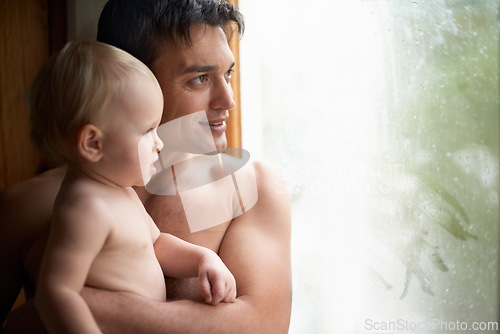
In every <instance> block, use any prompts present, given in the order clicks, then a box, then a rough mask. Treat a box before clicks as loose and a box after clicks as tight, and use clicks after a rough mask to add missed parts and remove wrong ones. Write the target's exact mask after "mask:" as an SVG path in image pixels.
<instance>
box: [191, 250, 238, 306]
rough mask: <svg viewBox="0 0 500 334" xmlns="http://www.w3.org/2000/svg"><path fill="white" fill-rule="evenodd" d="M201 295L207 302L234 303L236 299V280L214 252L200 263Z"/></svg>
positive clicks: (205, 256) (208, 254) (214, 303)
mask: <svg viewBox="0 0 500 334" xmlns="http://www.w3.org/2000/svg"><path fill="white" fill-rule="evenodd" d="M198 279H199V284H200V290H201V295H202V296H203V298H205V302H206V303H207V304H211V305H216V304H218V303H219V302H221V301H222V302H225V303H232V302H234V300H235V299H236V281H235V279H234V277H233V274H231V272H230V271H229V269H227V267H226V266H225V265H224V263H223V262H222V260H221V259H220V258H219V256H218V255H217V254H215V253H214V252H210V253H207V254H206V255H204V256H203V257H202V258H201V260H200V262H199V264H198Z"/></svg>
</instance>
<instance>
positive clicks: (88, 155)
mask: <svg viewBox="0 0 500 334" xmlns="http://www.w3.org/2000/svg"><path fill="white" fill-rule="evenodd" d="M77 140H78V153H79V154H80V156H81V157H82V158H84V159H85V160H87V161H90V162H97V161H99V160H100V159H101V158H102V154H103V152H102V131H101V130H100V129H99V128H98V127H97V126H95V125H93V124H87V125H85V126H84V127H83V128H82V129H81V130H80V132H79V133H78V139H77Z"/></svg>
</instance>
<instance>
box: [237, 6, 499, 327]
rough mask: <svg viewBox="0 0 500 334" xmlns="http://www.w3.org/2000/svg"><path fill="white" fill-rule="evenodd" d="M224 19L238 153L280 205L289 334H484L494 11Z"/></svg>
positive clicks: (490, 311) (492, 213) (494, 260)
mask: <svg viewBox="0 0 500 334" xmlns="http://www.w3.org/2000/svg"><path fill="white" fill-rule="evenodd" d="M239 6H240V9H241V10H242V12H243V13H244V15H245V18H246V26H247V29H246V31H245V36H244V37H243V39H242V41H241V44H240V50H241V53H240V57H241V58H240V59H241V79H242V82H241V86H242V90H241V94H242V97H241V98H242V125H243V128H242V134H243V148H245V149H247V150H248V151H250V153H251V154H253V157H255V158H257V159H265V160H269V161H272V162H274V163H276V164H277V165H278V166H280V167H281V169H282V172H283V174H284V175H285V177H286V179H287V184H288V187H289V193H290V200H291V203H292V210H293V211H292V219H293V222H292V224H293V233H292V256H293V263H292V264H293V280H294V302H293V303H294V304H293V311H292V312H293V313H292V322H291V327H290V333H370V332H372V333H375V332H377V333H381V332H382V333H389V332H391V333H392V332H395V333H410V332H421V333H431V332H457V333H460V332H463V333H466V332H470V331H475V332H481V333H495V332H497V330H496V328H494V326H495V323H494V322H496V321H498V312H499V307H498V300H499V298H498V297H499V291H498V287H499V277H498V268H499V263H498V247H499V232H500V231H499V229H498V222H499V200H498V197H499V180H498V174H499V173H498V160H499V142H500V138H499V126H500V100H499V75H498V73H499V32H500V31H499V28H500V23H499V19H498V18H499V12H498V11H499V9H498V2H497V1H495V0H481V1H475V0H456V1H445V0H428V1H422V0H415V1H395V0H394V1H392V0H365V1H361V0H339V1H331V0H318V1H314V2H306V3H304V2H303V1H298V0H286V1H285V0H275V1H265V0H240V1H239ZM490 322H491V323H490Z"/></svg>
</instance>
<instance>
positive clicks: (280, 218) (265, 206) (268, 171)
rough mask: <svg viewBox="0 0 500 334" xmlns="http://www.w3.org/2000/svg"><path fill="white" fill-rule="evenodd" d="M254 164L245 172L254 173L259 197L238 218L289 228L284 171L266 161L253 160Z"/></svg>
mask: <svg viewBox="0 0 500 334" xmlns="http://www.w3.org/2000/svg"><path fill="white" fill-rule="evenodd" d="M252 166H253V168H252V169H247V171H246V172H245V173H247V175H248V174H250V173H253V174H254V178H255V182H256V186H257V194H258V197H257V199H256V203H255V205H254V206H253V207H252V208H251V209H250V210H248V212H247V213H245V214H243V215H242V216H240V217H238V218H236V219H237V220H239V221H240V222H241V221H246V222H247V223H250V222H251V224H252V225H258V226H262V227H264V228H265V229H274V228H277V229H278V230H281V229H285V230H288V229H289V228H290V204H289V198H288V192H287V187H286V183H285V181H284V178H283V175H282V171H281V170H280V168H279V167H277V166H276V165H273V164H271V163H269V162H264V161H253V162H252Z"/></svg>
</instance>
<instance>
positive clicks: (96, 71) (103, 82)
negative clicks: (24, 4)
mask: <svg viewBox="0 0 500 334" xmlns="http://www.w3.org/2000/svg"><path fill="white" fill-rule="evenodd" d="M137 73H139V74H142V75H145V76H146V77H148V78H150V79H151V80H153V81H154V82H155V83H156V84H157V85H158V82H157V81H156V78H155V77H154V75H153V73H152V72H151V71H150V70H149V68H148V67H147V66H146V65H144V64H143V63H142V62H140V61H139V60H137V59H136V58H134V57H133V56H131V55H130V54H128V53H127V52H125V51H123V50H120V49H118V48H116V47H114V46H111V45H108V44H104V43H100V42H95V41H85V42H69V43H67V44H66V45H65V46H64V48H63V49H62V50H61V51H60V52H59V53H58V54H56V55H55V56H53V57H51V58H50V59H49V60H48V61H47V63H46V64H45V65H44V66H43V67H42V69H41V70H40V71H39V72H38V74H37V76H36V78H35V80H34V81H33V84H32V87H31V93H30V120H31V139H32V141H33V143H34V144H35V145H36V147H37V148H38V149H39V150H40V151H41V152H42V154H43V155H44V156H45V157H46V158H47V159H48V160H49V161H50V162H52V163H53V164H54V165H55V166H58V165H62V164H65V163H67V162H69V161H75V159H77V153H76V152H77V151H76V141H77V136H78V132H79V130H80V129H81V128H82V127H83V126H85V125H86V124H94V125H101V124H103V122H106V121H107V120H108V119H110V116H111V114H110V111H109V109H111V108H108V107H109V106H110V105H111V104H112V103H113V102H114V100H115V99H117V98H120V96H121V93H122V90H123V87H124V86H125V84H126V82H127V80H129V79H131V78H132V75H133V74H137ZM137 112H140V111H139V110H138V111H137Z"/></svg>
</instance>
